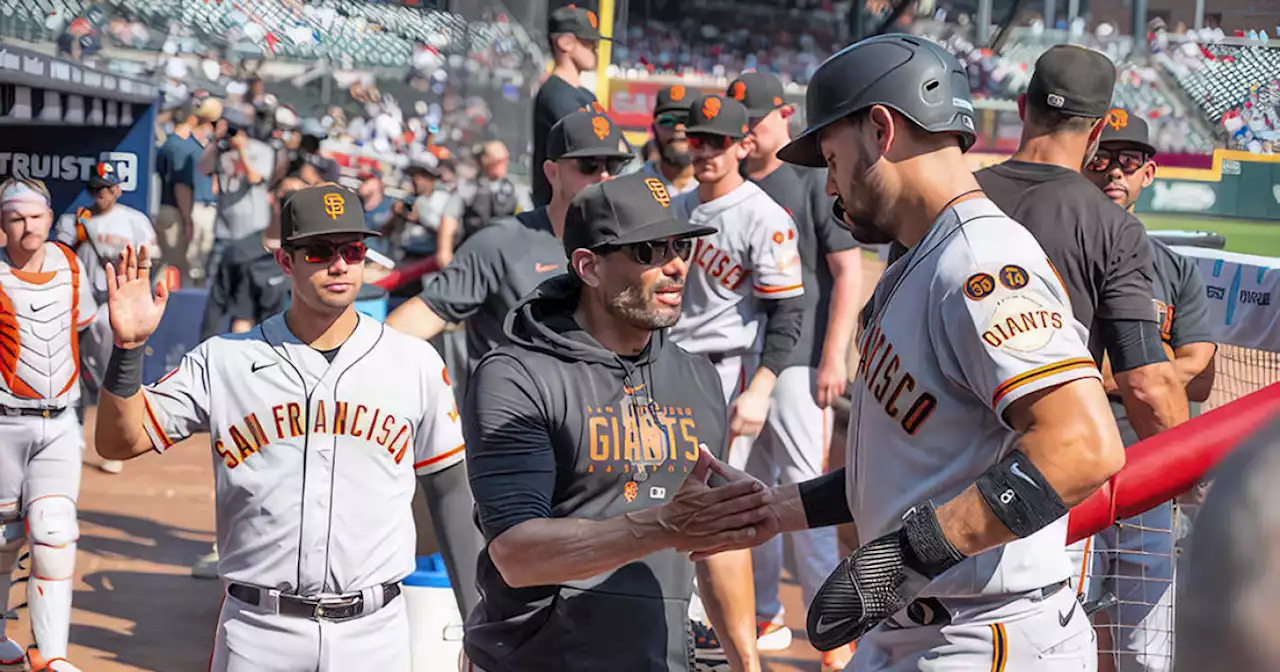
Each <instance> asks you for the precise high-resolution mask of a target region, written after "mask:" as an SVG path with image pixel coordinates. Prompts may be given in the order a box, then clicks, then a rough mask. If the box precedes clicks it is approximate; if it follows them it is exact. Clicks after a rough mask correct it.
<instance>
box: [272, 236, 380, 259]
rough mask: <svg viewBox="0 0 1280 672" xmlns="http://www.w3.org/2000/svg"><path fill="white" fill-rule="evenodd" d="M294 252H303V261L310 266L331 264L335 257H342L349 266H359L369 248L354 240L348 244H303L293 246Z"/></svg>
mask: <svg viewBox="0 0 1280 672" xmlns="http://www.w3.org/2000/svg"><path fill="white" fill-rule="evenodd" d="M290 249H291V250H292V251H296V252H301V253H302V260H303V261H305V262H307V263H308V264H329V263H332V262H333V259H334V257H337V256H341V257H342V260H343V261H345V262H347V263H348V264H359V263H361V262H363V261H364V256H365V254H366V253H368V251H369V248H368V247H366V246H365V244H364V243H362V242H360V241H358V240H353V241H350V242H346V243H322V242H315V243H301V244H297V245H293V246H291V248H290Z"/></svg>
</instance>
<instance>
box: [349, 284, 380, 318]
mask: <svg viewBox="0 0 1280 672" xmlns="http://www.w3.org/2000/svg"><path fill="white" fill-rule="evenodd" d="M356 310H358V311H360V312H362V313H364V314H365V315H368V316H369V317H372V318H373V319H375V320H377V321H379V322H385V321H386V319H387V290H385V289H383V288H381V287H379V286H377V285H363V286H362V287H360V293H359V294H356Z"/></svg>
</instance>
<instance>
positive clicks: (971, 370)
mask: <svg viewBox="0 0 1280 672" xmlns="http://www.w3.org/2000/svg"><path fill="white" fill-rule="evenodd" d="M1087 340H1088V333H1087V330H1086V329H1085V327H1084V326H1083V325H1081V324H1080V323H1079V322H1078V321H1077V320H1076V319H1075V317H1074V316H1073V314H1072V312H1071V304H1070V302H1069V300H1068V298H1067V291H1066V289H1065V288H1064V286H1063V284H1062V282H1061V281H1060V280H1059V279H1058V277H1057V274H1056V273H1055V272H1054V270H1053V267H1052V265H1051V264H1050V263H1049V262H1048V259H1047V258H1046V256H1045V253H1044V250H1043V249H1041V247H1040V245H1039V243H1037V242H1036V240H1035V238H1034V237H1032V235H1031V234H1030V233H1029V232H1028V231H1027V230H1026V229H1025V228H1023V227H1022V225H1020V224H1018V223H1017V222H1015V221H1013V220H1012V219H1010V218H1009V217H1008V216H1007V215H1005V214H1004V213H1003V212H1001V211H1000V210H999V208H997V207H996V206H995V204H993V203H992V202H991V201H989V200H986V199H974V200H970V201H966V202H963V203H959V204H957V205H956V206H954V207H952V208H950V209H948V210H947V211H946V212H944V213H942V214H941V215H940V216H939V217H938V220H937V221H936V222H935V223H934V225H933V227H932V228H931V229H930V230H929V232H928V233H927V234H926V235H925V237H924V239H923V240H921V241H920V242H919V243H918V244H917V245H916V246H915V247H914V248H912V249H911V250H910V251H909V252H908V253H907V254H906V255H905V256H903V257H902V258H901V259H899V260H898V261H897V262H895V263H894V264H893V266H891V267H889V269H887V270H886V272H885V275H884V277H882V278H881V280H880V282H879V284H878V285H877V286H876V290H875V293H874V295H873V296H872V304H871V309H870V316H869V322H868V324H867V327H866V329H865V331H864V332H863V334H862V336H861V339H860V343H859V347H858V351H859V352H861V353H863V356H862V358H861V361H860V362H859V364H858V369H857V371H856V372H855V373H854V376H853V377H854V384H853V388H854V390H853V399H852V406H853V412H852V414H851V416H850V423H849V448H848V455H847V464H848V472H847V473H848V486H847V494H848V498H849V506H850V509H851V510H852V511H853V514H854V519H855V520H857V522H858V530H859V533H860V536H861V537H862V538H863V539H874V538H876V537H879V536H881V535H883V534H886V533H889V532H892V531H894V530H896V529H897V528H899V527H901V518H902V516H903V514H904V513H906V511H907V510H908V509H910V508H911V507H913V506H915V505H917V504H919V503H921V502H923V501H926V500H932V501H933V502H934V503H935V504H938V505H941V504H942V503H944V502H947V501H949V500H950V499H952V498H954V497H955V496H957V495H959V494H960V493H961V492H962V491H964V489H965V488H967V487H969V486H970V485H971V484H972V483H973V482H974V481H975V480H976V479H977V478H978V476H980V475H981V474H982V473H983V472H985V471H986V470H987V469H989V468H990V467H991V466H992V465H994V464H995V463H997V462H998V461H1000V460H1001V459H1002V458H1003V457H1004V455H1006V454H1007V453H1008V452H1009V451H1010V450H1012V448H1013V447H1014V444H1015V442H1016V440H1017V433H1016V432H1015V431H1014V430H1013V429H1012V428H1011V427H1010V426H1009V425H1008V424H1007V422H1006V419H1005V417H1004V413H1005V411H1006V410H1007V409H1008V408H1009V405H1010V404H1012V403H1013V402H1015V401H1017V400H1018V399H1021V398H1022V397H1024V396H1026V395H1028V394H1031V393H1033V392H1035V391H1037V390H1043V389H1046V388H1050V387H1053V386H1055V385H1059V384H1062V383H1065V382H1068V381H1071V380H1076V379H1081V378H1095V379H1100V378H1101V376H1100V374H1099V373H1098V370H1097V368H1096V366H1095V365H1094V362H1093V358H1092V357H1091V356H1090V354H1089V350H1088V347H1087V346H1086V342H1087ZM1066 529H1067V519H1066V518H1065V517H1063V518H1062V519H1061V520H1059V521H1057V522H1055V523H1053V524H1051V525H1049V526H1048V527H1046V528H1044V529H1043V530H1041V531H1039V532H1037V533H1036V534H1033V535H1031V536H1030V537H1027V538H1025V539H1019V540H1017V541H1014V542H1012V543H1009V544H1006V545H1005V546H1002V547H1000V548H996V549H993V550H991V551H988V552H986V553H982V554H980V555H977V556H974V557H971V558H969V559H967V560H965V561H964V562H962V563H960V564H959V565H957V566H956V567H953V568H952V569H951V570H949V571H947V572H945V573H943V574H942V575H941V576H939V577H938V578H937V579H935V580H934V581H933V582H932V583H931V584H930V585H929V586H928V587H927V588H926V590H925V591H924V593H923V594H924V595H926V596H952V597H955V596H968V595H989V594H1009V593H1020V592H1025V591H1030V590H1035V589H1039V588H1042V587H1044V586H1048V585H1051V584H1053V583H1055V582H1059V581H1063V580H1065V579H1067V577H1069V576H1070V572H1071V568H1070V566H1069V563H1068V561H1067V556H1066V552H1065V545H1066Z"/></svg>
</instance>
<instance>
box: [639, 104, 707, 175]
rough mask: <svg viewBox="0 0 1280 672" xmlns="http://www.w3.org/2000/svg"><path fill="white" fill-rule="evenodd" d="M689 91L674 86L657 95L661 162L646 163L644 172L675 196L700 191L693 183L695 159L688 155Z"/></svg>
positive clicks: (656, 122) (656, 134) (655, 117)
mask: <svg viewBox="0 0 1280 672" xmlns="http://www.w3.org/2000/svg"><path fill="white" fill-rule="evenodd" d="M689 98H690V93H689V90H688V89H686V88H685V86H684V85H683V84H672V85H671V86H668V87H666V88H664V89H661V90H659V91H658V95H657V102H656V103H655V104H654V106H653V138H654V140H655V141H657V143H658V161H656V162H655V161H646V162H645V163H644V166H643V167H642V168H641V171H642V172H643V173H644V174H645V175H646V176H647V177H653V178H657V179H659V180H661V181H662V184H664V185H665V186H666V187H667V191H668V192H669V193H670V194H671V195H673V196H679V195H680V194H683V193H685V192H687V191H692V190H694V189H696V188H697V187H698V182H697V180H695V179H693V156H692V155H691V154H690V153H689V137H688V128H687V127H688V125H689Z"/></svg>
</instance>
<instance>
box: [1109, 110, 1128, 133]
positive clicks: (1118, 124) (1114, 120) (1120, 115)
mask: <svg viewBox="0 0 1280 672" xmlns="http://www.w3.org/2000/svg"><path fill="white" fill-rule="evenodd" d="M1107 123H1108V124H1110V125H1111V128H1112V129H1113V130H1116V131H1118V130H1120V129H1122V128H1124V127H1126V126H1128V125H1129V113H1128V112H1127V111H1125V110H1120V109H1115V110H1111V111H1110V112H1108V113H1107Z"/></svg>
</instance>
